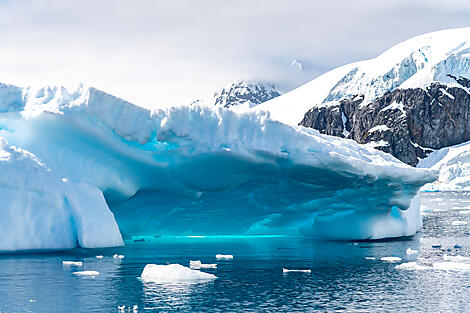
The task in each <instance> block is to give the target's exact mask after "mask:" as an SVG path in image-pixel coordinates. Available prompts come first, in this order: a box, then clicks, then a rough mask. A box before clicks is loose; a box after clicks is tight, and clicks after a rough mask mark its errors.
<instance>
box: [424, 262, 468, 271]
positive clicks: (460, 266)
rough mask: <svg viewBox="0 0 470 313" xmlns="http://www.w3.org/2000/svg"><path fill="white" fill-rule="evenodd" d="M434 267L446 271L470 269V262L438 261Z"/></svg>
mask: <svg viewBox="0 0 470 313" xmlns="http://www.w3.org/2000/svg"><path fill="white" fill-rule="evenodd" d="M432 266H433V268H435V269H439V270H446V271H469V270H470V264H469V263H461V262H451V261H449V262H436V263H434V264H433V265H432Z"/></svg>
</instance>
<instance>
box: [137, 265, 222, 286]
mask: <svg viewBox="0 0 470 313" xmlns="http://www.w3.org/2000/svg"><path fill="white" fill-rule="evenodd" d="M141 277H142V279H143V280H144V281H147V282H156V283H164V282H185V281H202V280H212V279H216V278H217V277H216V276H215V275H213V274H209V273H204V272H201V271H198V270H193V269H190V268H189V267H185V266H183V265H180V264H169V265H157V264H147V265H146V266H145V268H144V270H143V271H142V274H141Z"/></svg>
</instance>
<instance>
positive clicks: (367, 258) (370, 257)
mask: <svg viewBox="0 0 470 313" xmlns="http://www.w3.org/2000/svg"><path fill="white" fill-rule="evenodd" d="M364 259H366V260H375V259H377V258H374V257H372V256H366V257H365V258H364Z"/></svg>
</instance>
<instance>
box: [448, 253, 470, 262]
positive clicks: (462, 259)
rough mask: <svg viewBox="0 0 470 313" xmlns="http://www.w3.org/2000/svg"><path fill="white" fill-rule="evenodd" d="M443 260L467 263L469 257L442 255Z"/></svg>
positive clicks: (469, 259)
mask: <svg viewBox="0 0 470 313" xmlns="http://www.w3.org/2000/svg"><path fill="white" fill-rule="evenodd" d="M444 260H445V261H454V262H467V261H470V258H469V257H466V256H461V255H455V256H453V255H447V254H444Z"/></svg>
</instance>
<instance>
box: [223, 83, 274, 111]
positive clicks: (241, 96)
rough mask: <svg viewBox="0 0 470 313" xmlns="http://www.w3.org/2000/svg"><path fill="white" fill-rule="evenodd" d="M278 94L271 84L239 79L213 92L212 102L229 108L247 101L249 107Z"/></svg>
mask: <svg viewBox="0 0 470 313" xmlns="http://www.w3.org/2000/svg"><path fill="white" fill-rule="evenodd" d="M280 95H281V94H280V93H279V92H278V91H277V90H276V87H274V86H273V85H271V84H268V83H263V82H258V83H249V82H246V81H239V82H236V83H234V84H232V85H231V86H230V87H228V88H225V89H222V90H221V91H219V92H216V93H215V94H214V104H215V105H220V106H223V107H225V108H229V107H231V106H236V105H239V104H242V103H245V102H249V103H250V107H254V106H256V105H258V104H261V103H263V102H266V101H268V100H271V99H273V98H276V97H278V96H280Z"/></svg>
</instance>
